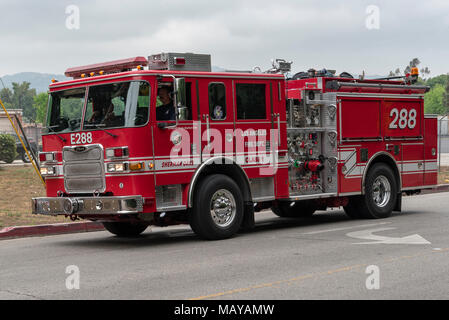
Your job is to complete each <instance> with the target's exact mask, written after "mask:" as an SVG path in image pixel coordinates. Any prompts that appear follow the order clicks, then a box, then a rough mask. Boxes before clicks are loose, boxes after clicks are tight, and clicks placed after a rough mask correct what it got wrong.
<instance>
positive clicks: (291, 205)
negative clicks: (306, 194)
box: [271, 201, 316, 218]
mask: <svg viewBox="0 0 449 320" xmlns="http://www.w3.org/2000/svg"><path fill="white" fill-rule="evenodd" d="M271 210H272V211H273V213H274V214H275V215H277V216H279V217H282V218H307V217H311V216H312V215H313V214H314V213H315V211H316V206H315V205H314V204H313V203H310V202H307V201H299V202H288V201H279V202H278V205H277V206H276V207H273V208H271Z"/></svg>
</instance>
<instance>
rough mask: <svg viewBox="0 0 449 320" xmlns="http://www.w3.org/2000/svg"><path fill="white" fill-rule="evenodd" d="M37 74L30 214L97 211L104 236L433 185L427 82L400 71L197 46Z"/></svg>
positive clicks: (396, 197)
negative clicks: (262, 67)
mask: <svg viewBox="0 0 449 320" xmlns="http://www.w3.org/2000/svg"><path fill="white" fill-rule="evenodd" d="M66 75H67V76H69V77H73V80H69V81H64V82H54V83H52V84H51V85H50V92H49V104H48V113H47V121H46V129H45V134H44V135H43V152H42V153H40V154H39V160H40V166H41V173H42V175H43V176H44V177H45V182H46V188H47V196H46V197H43V198H34V199H32V210H33V213H34V214H44V215H65V216H66V217H70V218H71V219H73V220H76V219H89V220H93V221H100V222H102V223H103V224H104V226H105V228H106V229H107V230H108V231H110V232H112V233H113V234H116V235H118V236H135V235H138V234H140V233H141V232H143V231H144V230H145V229H146V228H147V227H148V226H149V225H157V226H167V225H173V224H183V223H188V224H190V226H191V227H192V229H193V231H194V232H195V233H197V234H198V235H199V236H201V237H202V238H206V239H224V238H228V237H231V236H232V235H234V234H235V233H236V232H238V231H239V230H241V229H250V228H252V227H253V226H254V212H255V211H260V210H262V209H268V208H271V209H272V210H273V212H274V213H275V214H277V215H279V216H281V217H305V216H311V215H312V214H313V213H314V212H315V211H316V210H325V209H326V208H327V207H340V206H343V207H344V209H345V211H346V213H347V214H348V215H349V216H350V217H352V218H385V217H388V216H389V215H390V214H391V212H392V211H393V210H400V208H401V195H402V193H403V192H408V193H412V192H418V191H419V190H421V189H423V188H429V187H432V186H434V185H436V181H437V158H436V155H437V120H436V117H434V116H427V115H424V109H423V94H424V93H425V92H426V90H427V88H426V87H422V86H415V85H410V84H408V83H406V82H403V81H383V80H356V79H350V78H346V77H334V76H329V75H324V76H323V75H320V74H317V73H314V74H308V75H306V76H303V77H299V78H294V79H285V77H284V75H282V74H273V73H272V72H270V73H254V72H253V73H251V72H247V73H242V72H218V73H217V72H211V62H210V56H209V55H198V54H191V53H163V54H156V55H152V56H150V57H148V59H146V58H144V57H137V58H131V59H124V60H117V61H112V62H107V63H100V64H95V65H89V66H84V67H77V68H70V69H68V70H67V71H66Z"/></svg>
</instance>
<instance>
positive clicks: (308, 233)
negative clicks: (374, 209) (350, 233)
mask: <svg viewBox="0 0 449 320" xmlns="http://www.w3.org/2000/svg"><path fill="white" fill-rule="evenodd" d="M389 223H391V222H378V223H370V224H359V225H356V226H351V227H344V228H334V229H326V230H318V231H312V232H306V233H303V235H310V234H318V233H325V232H333V231H341V230H348V229H357V228H365V227H373V226H378V225H383V224H389Z"/></svg>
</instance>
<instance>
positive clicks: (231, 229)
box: [189, 174, 243, 240]
mask: <svg viewBox="0 0 449 320" xmlns="http://www.w3.org/2000/svg"><path fill="white" fill-rule="evenodd" d="M189 220H190V226H191V227H192V230H193V231H194V232H195V233H196V234H197V235H199V236H200V237H201V238H203V239H208V240H219V239H226V238H230V237H232V236H233V235H234V234H235V233H237V231H238V230H239V229H240V226H241V225H242V221H243V196H242V193H241V191H240V188H239V186H238V185H237V184H236V183H235V182H234V180H232V179H231V178H229V177H228V176H226V175H223V174H214V175H210V176H207V177H205V178H204V180H202V181H201V182H200V184H199V185H198V188H197V189H196V190H195V198H194V205H193V208H192V209H191V210H190V212H189Z"/></svg>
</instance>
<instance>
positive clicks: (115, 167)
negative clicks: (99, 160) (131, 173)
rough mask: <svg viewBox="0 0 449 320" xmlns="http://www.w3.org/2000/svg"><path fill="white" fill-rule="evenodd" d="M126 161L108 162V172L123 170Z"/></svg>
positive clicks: (124, 169)
mask: <svg viewBox="0 0 449 320" xmlns="http://www.w3.org/2000/svg"><path fill="white" fill-rule="evenodd" d="M124 171H126V163H121V162H120V163H108V172H124Z"/></svg>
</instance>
